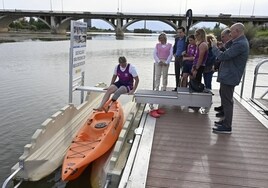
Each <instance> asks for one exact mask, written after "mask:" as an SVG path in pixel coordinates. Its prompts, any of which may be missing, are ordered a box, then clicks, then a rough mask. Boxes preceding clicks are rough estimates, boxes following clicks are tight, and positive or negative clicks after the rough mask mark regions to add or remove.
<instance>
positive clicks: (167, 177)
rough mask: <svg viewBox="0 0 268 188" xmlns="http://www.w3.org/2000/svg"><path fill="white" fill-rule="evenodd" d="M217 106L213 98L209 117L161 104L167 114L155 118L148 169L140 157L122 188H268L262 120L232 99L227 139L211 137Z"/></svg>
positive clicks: (265, 132)
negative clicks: (136, 187)
mask: <svg viewBox="0 0 268 188" xmlns="http://www.w3.org/2000/svg"><path fill="white" fill-rule="evenodd" d="M215 93H216V92H215ZM219 104H220V101H219V96H217V95H215V96H214V97H213V105H212V108H211V110H210V111H209V113H208V114H200V113H197V112H194V110H192V109H188V108H187V107H179V106H163V105H162V106H161V108H163V109H164V110H165V111H166V114H165V115H163V116H161V117H160V118H158V119H156V123H155V127H154V134H153V138H152V139H153V142H152V148H151V153H150V155H149V164H148V165H147V166H149V168H147V167H146V165H144V164H143V163H144V161H145V159H144V158H146V157H145V156H143V159H142V157H139V158H141V159H142V161H138V159H137V160H135V162H134V164H135V165H134V167H133V169H132V172H131V174H130V176H129V177H130V178H129V180H128V183H127V186H126V187H133V188H134V187H135V186H138V187H139V188H141V187H147V188H157V187H161V188H163V187H174V188H223V187H224V188H238V187H243V188H244V187H258V188H266V187H268V130H267V128H266V127H265V126H264V125H263V124H265V123H267V122H268V121H267V119H266V120H265V118H262V123H261V122H260V121H259V120H257V119H256V118H255V117H254V116H253V115H252V114H251V113H250V112H249V111H252V110H250V109H249V108H250V107H248V106H246V108H245V107H244V106H243V105H242V103H240V102H238V101H237V100H235V104H234V116H233V131H232V134H215V133H212V127H214V121H218V120H219V118H216V117H215V114H216V112H215V111H214V107H215V106H219ZM150 118H151V117H148V119H150ZM267 124H268V123H267ZM146 126H148V127H149V126H151V125H146V124H145V128H144V129H146ZM144 132H145V131H144ZM147 140H148V138H147ZM143 145H146V143H140V147H142V146H143ZM146 147H148V146H146ZM140 149H141V148H139V149H138V150H140ZM137 153H138V152H137ZM143 153H144V152H143ZM144 155H146V153H144ZM137 156H139V154H137ZM137 164H141V165H137ZM135 166H138V167H136V169H135ZM137 172H140V173H142V174H145V175H146V177H145V178H144V181H143V178H141V177H138V178H135V177H133V176H135V174H138V173H137ZM137 180H140V181H138V183H134V182H137Z"/></svg>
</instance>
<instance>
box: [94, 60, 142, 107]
mask: <svg viewBox="0 0 268 188" xmlns="http://www.w3.org/2000/svg"><path fill="white" fill-rule="evenodd" d="M118 61H119V65H116V66H115V69H114V74H113V77H112V80H111V85H110V86H109V87H108V88H107V91H106V93H105V95H104V96H103V99H102V101H101V104H100V105H99V107H98V108H95V109H94V110H98V111H102V110H105V111H107V110H109V109H104V104H105V103H106V102H107V101H108V100H109V99H110V96H111V94H113V93H114V95H113V97H112V102H114V101H116V100H117V99H118V98H119V97H120V95H122V94H124V93H128V94H133V93H134V92H135V90H136V89H137V87H138V84H139V77H138V74H137V71H136V68H135V67H134V66H133V65H131V64H128V63H127V60H126V58H125V57H124V56H122V57H119V59H118ZM117 77H118V81H116V79H117ZM109 106H110V105H109Z"/></svg>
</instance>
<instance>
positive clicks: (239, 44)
mask: <svg viewBox="0 0 268 188" xmlns="http://www.w3.org/2000/svg"><path fill="white" fill-rule="evenodd" d="M230 30H231V38H232V45H231V46H230V48H228V49H227V50H226V51H224V52H222V51H220V50H219V49H218V48H217V41H216V40H213V41H212V47H213V48H212V51H213V53H214V54H215V56H216V57H217V59H218V60H220V61H221V62H222V63H221V65H220V70H219V75H218V81H219V82H220V88H221V93H220V97H221V101H222V105H223V110H224V119H223V121H222V122H221V123H215V126H216V128H213V132H214V133H231V132H232V120H233V103H234V102H233V94H234V88H235V86H237V85H239V83H240V80H241V78H242V76H243V73H244V70H245V67H246V63H247V60H248V55H249V43H248V40H247V38H246V37H245V35H244V30H245V27H244V25H243V24H242V23H235V24H233V25H232V26H231V27H230Z"/></svg>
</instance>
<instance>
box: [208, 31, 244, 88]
mask: <svg viewBox="0 0 268 188" xmlns="http://www.w3.org/2000/svg"><path fill="white" fill-rule="evenodd" d="M212 52H213V53H214V55H215V56H216V57H217V59H218V60H220V61H222V63H221V65H220V69H219V73H218V81H219V82H220V83H223V84H226V85H232V86H236V85H238V84H239V83H240V80H241V78H242V75H243V73H244V70H245V67H246V63H247V60H248V55H249V44H248V40H247V38H246V37H245V36H244V35H243V36H240V37H239V38H237V39H235V40H233V43H232V45H231V46H230V48H228V49H227V50H226V51H224V52H222V51H220V50H219V49H218V48H217V47H213V48H212Z"/></svg>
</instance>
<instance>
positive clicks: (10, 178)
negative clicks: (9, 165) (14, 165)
mask: <svg viewBox="0 0 268 188" xmlns="http://www.w3.org/2000/svg"><path fill="white" fill-rule="evenodd" d="M21 169H23V166H20V167H19V168H18V169H17V170H15V171H14V172H13V173H12V174H11V175H10V176H9V177H8V178H7V179H6V180H5V181H4V183H3V185H2V188H7V185H8V183H9V182H10V181H11V180H12V179H13V177H14V176H15V175H16V174H17V173H18V172H19V171H20V170H21ZM22 181H23V180H22V179H21V180H20V182H19V183H18V184H17V185H15V186H14V188H16V187H19V186H20V184H21V183H22Z"/></svg>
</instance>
